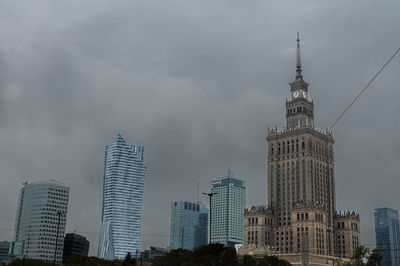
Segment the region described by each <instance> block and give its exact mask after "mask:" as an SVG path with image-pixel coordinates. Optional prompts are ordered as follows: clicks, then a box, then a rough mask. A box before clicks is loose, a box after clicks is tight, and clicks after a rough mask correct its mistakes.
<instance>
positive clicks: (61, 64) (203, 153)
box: [0, 0, 400, 254]
mask: <svg viewBox="0 0 400 266" xmlns="http://www.w3.org/2000/svg"><path fill="white" fill-rule="evenodd" d="M398 10H400V4H399V3H398V2H397V1H354V2H352V3H349V2H348V1H335V2H323V3H322V2H320V1H308V2H302V3H301V4H300V3H298V2H296V1H289V2H286V3H285V4H282V3H281V2H279V3H278V2H265V1H251V2H239V1H233V2H232V1H222V2H218V3H215V2H214V1H201V2H193V1H186V2H184V3H183V2H180V1H168V2H164V1H145V2H140V1H131V2H125V1H113V2H109V1H86V2H82V1H79V2H78V1H68V2H62V1H44V0H43V1H35V3H33V2H31V1H22V2H15V1H3V2H2V3H0V36H2V38H1V42H0V169H1V171H0V189H1V191H0V210H1V213H2V215H1V216H0V228H13V225H14V219H15V212H16V205H17V203H16V201H17V198H18V193H19V189H20V187H21V183H22V182H24V181H34V180H39V179H48V178H57V179H60V180H64V181H66V182H67V183H68V184H69V185H70V186H71V198H70V206H69V216H68V226H67V227H68V230H69V231H73V230H77V231H80V232H86V233H85V235H86V236H87V237H88V238H89V240H90V241H91V251H90V252H91V254H96V249H97V240H98V235H97V234H92V233H96V232H99V226H100V215H101V201H102V199H101V193H102V192H101V189H102V176H103V162H104V161H103V160H104V158H103V156H104V145H106V144H109V143H110V142H111V140H112V138H113V137H114V135H115V134H116V133H117V132H121V133H122V134H123V136H124V137H125V138H126V140H127V141H128V142H130V143H135V144H141V145H144V146H145V160H146V164H147V165H148V166H149V173H148V176H147V178H146V186H145V195H144V203H143V205H144V206H143V207H144V208H143V230H142V231H143V241H142V242H143V248H147V247H148V246H149V245H156V246H166V245H168V233H169V204H170V202H171V201H173V200H191V199H194V198H195V189H196V183H197V182H200V187H201V190H202V191H207V190H208V189H209V184H210V181H211V180H212V179H213V178H215V177H217V176H222V175H224V174H225V173H226V169H227V168H230V169H232V170H233V171H234V172H235V174H236V175H237V176H238V177H241V178H243V179H245V180H246V182H247V186H248V190H247V193H248V205H253V204H263V203H265V199H266V177H265V176H266V171H265V168H266V142H265V136H266V129H267V127H273V126H275V125H278V127H281V126H282V125H283V124H284V102H285V98H286V97H288V95H289V86H288V82H290V81H292V80H293V78H294V62H295V33H296V31H297V30H298V29H299V30H300V31H301V38H302V56H303V58H302V59H303V65H304V76H305V79H306V80H307V81H308V82H310V89H311V95H312V98H313V99H314V101H315V104H316V118H317V124H318V126H319V127H320V128H326V127H329V126H330V124H331V123H332V122H333V120H334V119H335V118H336V117H337V116H338V115H339V113H340V112H341V111H342V110H343V109H344V108H345V107H346V105H347V104H348V103H350V102H351V100H352V98H353V97H354V96H355V95H357V93H358V91H359V90H360V89H361V87H362V86H363V85H364V84H366V82H367V81H368V79H369V78H370V77H371V76H372V74H374V73H375V72H376V71H377V70H378V68H379V67H380V66H381V65H383V63H384V62H385V60H386V58H388V57H389V56H390V55H391V53H392V52H393V51H394V50H395V49H397V48H398V45H399V43H400V42H399V41H400V37H399V36H400V34H399V32H400V25H399V24H398V17H399V11H398ZM399 67H400V57H397V58H395V59H394V60H393V62H392V63H391V64H390V65H389V67H388V68H387V70H385V72H384V73H382V75H381V76H380V77H379V78H378V79H377V80H376V82H375V83H374V84H373V85H372V86H371V87H370V88H369V89H368V90H367V93H366V94H365V95H363V96H362V97H361V98H360V101H359V102H357V103H356V104H355V105H354V106H353V108H352V109H351V111H350V112H349V113H348V114H346V116H345V117H344V118H343V119H342V120H341V121H340V122H339V123H338V125H337V126H336V128H335V130H334V134H335V139H336V144H335V155H336V195H337V206H338V208H339V209H343V208H349V209H355V210H358V211H360V213H361V219H362V241H363V243H365V244H368V245H370V244H374V242H375V241H374V231H373V220H372V218H373V212H372V209H373V208H375V207H381V206H389V207H393V208H396V209H400V206H399V203H398V202H399V200H398V199H399V198H398V196H397V195H398V193H397V190H398V187H399V185H400V184H399V181H398V177H399V174H398V173H399V172H400V169H399V164H398V162H399V159H400V152H399V150H400V148H399V147H400V146H399V144H398V143H400V139H399V132H400V124H399V123H398V114H397V113H398V109H399V107H398V106H399V105H398V98H399V97H400V92H399V89H398V84H399V77H398V69H399ZM203 200H206V199H203ZM149 234H159V236H151V235H149ZM11 238H12V232H10V231H6V230H0V239H1V240H11Z"/></svg>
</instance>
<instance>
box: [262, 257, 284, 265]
mask: <svg viewBox="0 0 400 266" xmlns="http://www.w3.org/2000/svg"><path fill="white" fill-rule="evenodd" d="M258 265H260V266H290V265H291V264H290V263H289V262H287V261H285V260H281V259H279V258H278V257H275V256H265V257H264V258H262V260H260V261H259V263H258Z"/></svg>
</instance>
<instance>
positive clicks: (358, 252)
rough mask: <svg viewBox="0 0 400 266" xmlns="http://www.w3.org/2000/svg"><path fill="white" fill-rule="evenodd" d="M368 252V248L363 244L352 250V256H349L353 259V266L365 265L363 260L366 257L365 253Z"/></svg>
mask: <svg viewBox="0 0 400 266" xmlns="http://www.w3.org/2000/svg"><path fill="white" fill-rule="evenodd" d="M368 253H369V249H368V248H366V247H364V246H359V247H357V248H356V249H355V250H354V253H353V257H352V258H351V259H352V260H353V264H354V266H363V265H365V263H364V260H365V259H366V258H367V255H368Z"/></svg>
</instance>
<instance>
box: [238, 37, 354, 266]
mask: <svg viewBox="0 0 400 266" xmlns="http://www.w3.org/2000/svg"><path fill="white" fill-rule="evenodd" d="M308 85H309V84H308V83H307V82H305V81H304V79H303V75H302V66H301V58H300V39H299V34H298V33H297V64H296V77H295V80H294V81H293V82H292V83H290V98H289V99H288V100H286V128H284V129H282V130H281V131H278V130H277V129H272V130H268V136H267V142H268V174H267V175H268V179H267V182H268V184H267V186H268V190H267V191H268V207H264V208H260V207H258V208H251V209H248V210H247V211H246V212H245V245H244V246H245V247H244V248H243V250H242V251H240V252H239V254H244V253H247V254H249V253H250V254H251V253H253V254H257V255H262V254H265V253H267V254H268V253H269V254H273V255H278V256H279V257H281V258H284V259H287V260H289V261H290V262H293V263H298V262H299V261H301V263H302V264H307V265H316V264H318V265H325V264H327V265H328V264H331V265H332V261H329V260H331V259H332V258H333V257H332V256H339V257H347V258H348V257H351V255H352V251H353V250H354V248H355V247H356V246H357V245H359V237H360V231H359V218H358V216H357V215H356V214H355V213H352V214H351V215H342V214H337V213H336V199H335V172H334V155H333V144H334V139H333V136H332V133H331V132H330V131H328V130H326V131H325V132H322V131H319V130H317V129H316V127H315V125H314V103H313V101H311V100H310V97H309V95H308ZM267 222H268V223H267ZM350 231H351V232H350ZM344 232H346V233H344ZM344 251H345V252H344Z"/></svg>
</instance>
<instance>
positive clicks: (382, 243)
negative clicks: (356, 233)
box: [374, 208, 400, 266]
mask: <svg viewBox="0 0 400 266" xmlns="http://www.w3.org/2000/svg"><path fill="white" fill-rule="evenodd" d="M374 216H375V238H376V247H377V248H378V250H379V253H380V254H381V255H382V257H383V259H382V264H381V265H382V266H399V265H400V227H399V214H398V212H397V211H396V210H393V209H390V208H378V209H375V210H374Z"/></svg>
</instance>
